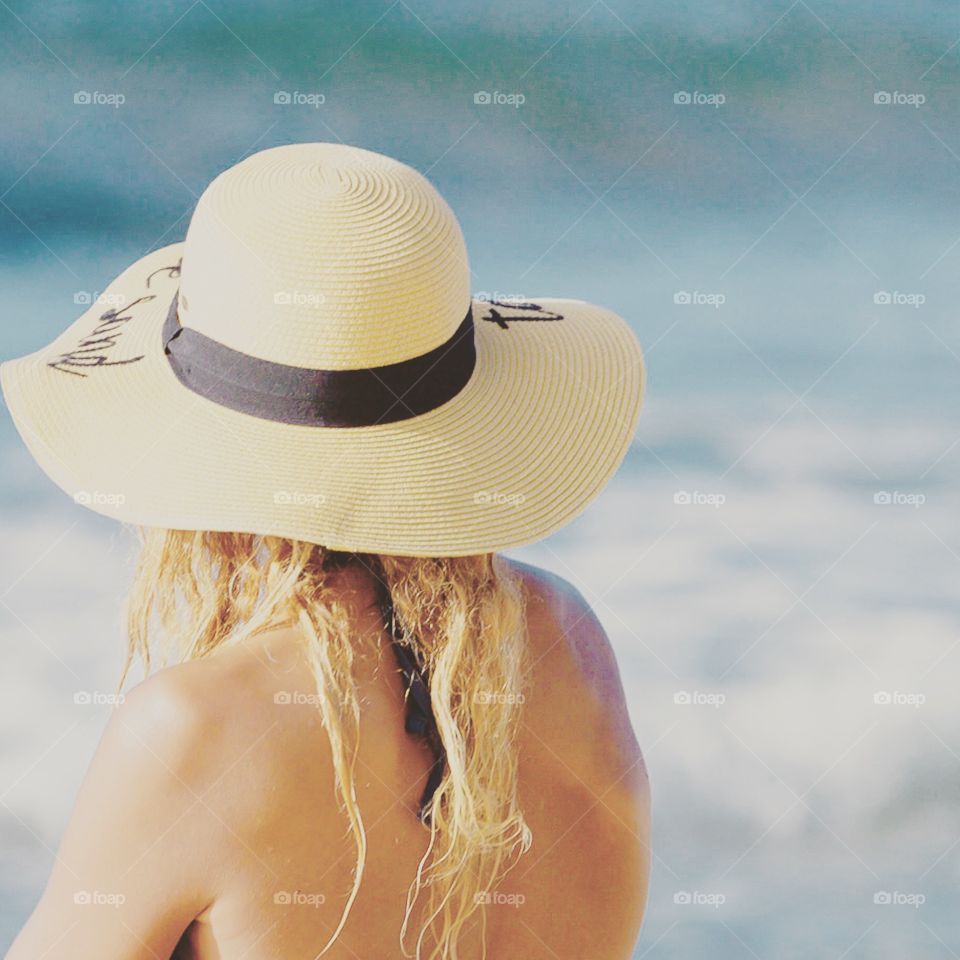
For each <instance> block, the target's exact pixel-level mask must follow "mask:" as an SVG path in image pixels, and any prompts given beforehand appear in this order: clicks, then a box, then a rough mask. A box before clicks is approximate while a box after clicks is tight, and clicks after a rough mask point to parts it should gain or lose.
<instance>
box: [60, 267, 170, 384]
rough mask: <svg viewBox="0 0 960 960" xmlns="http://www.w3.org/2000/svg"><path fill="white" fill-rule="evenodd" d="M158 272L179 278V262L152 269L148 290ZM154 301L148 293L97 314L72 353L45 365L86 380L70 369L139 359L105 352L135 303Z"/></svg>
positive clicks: (122, 363)
mask: <svg viewBox="0 0 960 960" xmlns="http://www.w3.org/2000/svg"><path fill="white" fill-rule="evenodd" d="M158 273H166V274H167V276H168V277H170V278H176V277H179V276H180V261H179V260H178V261H177V263H176V264H175V265H174V266H172V267H160V269H158V270H154V271H153V273H151V274H150V276H148V277H147V282H146V286H147V288H148V289H149V288H150V282H151V281H152V280H153V278H154V277H155V276H156V275H157V274H158ZM156 298H157V295H156V294H155V293H148V294H146V295H145V296H142V297H139V298H138V299H136V300H134V301H132V302H131V303H128V304H127V305H126V306H125V307H123V308H121V309H119V310H118V309H117V308H116V307H111V308H110V309H109V310H107V311H106V312H105V313H102V314H100V319H99V320H98V322H97V325H96V326H95V327H94V328H93V330H91V331H90V333H89V334H88V335H87V336H85V337H84V338H83V339H82V340H81V341H80V342H79V343H78V344H77V346H76V347H75V348H74V349H73V350H68V351H66V352H65V353H61V354H60V356H59V357H57V358H56V360H51V361H50V362H49V363H48V364H47V366H48V367H53V369H54V370H60V371H61V372H62V373H69V374H70V375H71V376H74V377H85V376H87V374H86V373H81V372H80V370H71V369H70V368H71V367H79V368H81V369H91V368H96V367H119V366H124V365H125V364H128V363H136V362H137V361H138V360H142V359H143V354H141V355H140V356H139V357H129V358H128V359H126V360H111V359H110V356H109V354H108V353H107V351H108V350H112V349H113V348H114V347H115V346H116V345H117V343H118V341H119V338H120V335H121V334H122V333H123V327H124V325H125V324H126V323H128V322H129V321H130V320H132V319H133V317H132V316H129V315H128V312H129V311H130V310H132V309H133V308H134V307H136V306H137V305H138V304H141V303H148V302H149V301H151V300H155V299H156Z"/></svg>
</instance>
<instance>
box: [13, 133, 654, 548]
mask: <svg viewBox="0 0 960 960" xmlns="http://www.w3.org/2000/svg"><path fill="white" fill-rule="evenodd" d="M0 384H2V388H3V394H4V397H5V399H6V402H7V405H8V407H9V409H10V412H11V415H12V417H13V420H14V423H15V425H16V427H17V429H18V431H19V432H20V434H21V436H22V437H23V439H24V442H25V443H26V445H27V447H28V448H29V449H30V452H31V453H32V454H33V456H34V457H35V458H36V460H37V462H38V463H39V464H40V466H41V467H42V468H43V470H44V471H45V472H46V473H47V474H49V476H50V477H51V479H52V480H53V481H54V482H55V483H56V484H57V485H58V486H60V487H61V488H63V489H64V490H65V491H67V492H68V493H69V494H70V495H71V496H72V497H74V498H75V499H76V501H77V502H78V503H82V504H84V505H85V506H87V507H90V508H91V509H93V510H95V511H97V512H98V513H102V514H105V515H107V516H110V517H114V518H116V519H118V520H122V521H127V522H130V523H135V524H141V525H145V526H160V527H172V528H176V529H186V530H225V531H237V532H248V533H260V534H275V535H278V536H283V537H291V538H296V539H300V540H306V541H309V542H313V543H321V544H324V545H326V546H328V547H332V548H335V549H341V550H354V551H359V552H370V553H374V552H375V553H386V554H400V555H409V556H462V555H467V554H474V553H484V552H489V551H496V550H500V549H503V548H506V547H511V546H518V545H520V544H524V543H530V542H532V541H534V540H538V539H540V538H542V537H544V536H546V535H547V534H549V533H551V532H553V531H555V530H557V529H558V528H560V527H562V526H563V525H564V524H566V523H567V522H569V521H570V520H571V519H573V517H575V516H576V515H577V514H579V513H580V512H581V511H582V510H583V509H584V507H586V505H587V504H588V503H589V502H590V501H591V500H592V499H593V498H594V497H595V496H596V495H597V494H598V493H599V492H600V490H601V489H602V488H603V486H604V484H605V483H606V482H607V481H608V480H609V479H610V477H611V476H612V475H613V473H614V471H615V470H616V469H617V467H618V466H619V464H620V462H621V460H622V459H623V457H624V455H625V453H626V451H627V448H628V447H629V445H630V441H631V438H632V436H633V432H634V428H635V425H636V421H637V417H638V415H639V411H640V405H641V402H642V398H643V389H644V369H643V360H642V356H641V353H640V347H639V345H638V343H637V340H636V338H635V337H634V335H633V333H632V332H631V330H630V328H629V327H628V326H627V324H626V323H625V322H624V321H623V320H622V319H621V318H620V317H618V316H617V315H616V314H614V313H612V312H611V311H609V310H607V309H604V308H603V307H599V306H594V305H592V304H589V303H585V302H583V301H581V300H565V299H555V298H540V297H535V298H531V299H526V300H523V301H516V302H515V301H512V300H511V301H509V302H498V301H496V300H481V299H472V298H471V295H470V269H469V266H468V262H467V255H466V249H465V246H464V242H463V237H462V234H461V232H460V227H459V225H458V223H457V220H456V218H455V217H454V215H453V213H452V211H451V210H450V208H449V207H448V206H447V204H446V202H445V201H444V200H443V198H442V197H441V196H440V195H439V194H438V193H437V191H436V190H435V189H434V188H433V187H432V186H431V185H430V183H428V182H427V180H426V179H425V178H424V177H423V176H421V175H420V174H419V173H417V172H416V171H415V170H413V169H411V168H410V167H408V166H406V165H404V164H402V163H400V162H398V161H396V160H392V159H390V158H389V157H385V156H381V155H380V154H376V153H372V152H370V151H367V150H362V149H359V148H357V147H352V146H346V145H342V144H330V143H304V144H293V145H289V146H281V147H274V148H272V149H269V150H264V151H262V152H260V153H257V154H254V155H253V156H250V157H247V158H246V159H245V160H243V161H241V162H240V163H238V164H237V165H236V166H234V167H231V168H230V169H229V170H227V171H225V172H224V173H222V174H220V175H219V176H218V177H217V178H216V179H215V180H214V181H213V182H212V183H211V184H210V185H209V186H208V187H207V189H206V190H205V191H204V193H203V195H202V196H201V197H200V200H199V202H198V204H197V207H196V210H195V211H194V213H193V217H192V219H191V221H190V226H189V229H188V231H187V236H186V239H185V240H184V241H183V242H182V243H175V244H172V245H170V246H166V247H163V248H162V249H160V250H156V251H154V252H153V253H149V254H147V255H146V256H144V257H142V258H141V259H139V260H137V261H136V262H135V263H134V264H133V265H132V266H130V267H128V268H127V269H126V270H124V272H123V273H121V274H120V276H119V277H117V278H116V279H115V280H114V281H113V282H112V283H111V284H110V285H109V286H108V287H107V289H106V290H105V291H104V293H103V294H102V295H101V296H100V297H99V298H98V301H97V302H96V303H94V304H92V305H91V306H90V307H89V309H87V310H86V311H85V312H84V313H83V315H82V316H80V318H79V319H77V320H76V321H75V322H74V323H73V324H71V325H70V326H69V327H68V328H67V329H66V330H65V331H64V332H63V333H62V334H61V335H60V336H58V337H57V338H56V339H55V340H54V341H53V342H52V343H51V344H49V345H48V346H45V347H43V348H42V349H40V350H38V351H37V352H35V353H32V354H29V355H27V356H25V357H21V358H18V359H15V360H9V361H7V362H5V363H3V364H2V365H0Z"/></svg>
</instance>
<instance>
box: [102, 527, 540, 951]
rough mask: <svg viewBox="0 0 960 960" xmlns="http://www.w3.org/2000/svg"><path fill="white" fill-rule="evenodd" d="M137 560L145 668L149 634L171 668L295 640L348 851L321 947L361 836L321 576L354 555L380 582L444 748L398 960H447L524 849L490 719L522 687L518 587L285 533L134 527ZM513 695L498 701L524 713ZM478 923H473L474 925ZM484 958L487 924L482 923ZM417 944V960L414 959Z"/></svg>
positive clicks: (338, 637)
mask: <svg viewBox="0 0 960 960" xmlns="http://www.w3.org/2000/svg"><path fill="white" fill-rule="evenodd" d="M138 534H139V541H140V551H139V556H138V558H137V563H136V572H135V574H134V580H133V583H132V586H131V589H130V592H129V596H128V599H127V611H126V615H127V620H128V630H129V649H128V651H127V658H126V662H125V664H124V669H123V675H122V677H121V681H120V685H121V687H122V685H123V683H124V681H125V680H126V677H127V675H128V673H129V670H130V667H131V665H132V663H133V661H134V659H135V658H136V657H137V656H139V657H140V659H141V660H142V662H143V665H144V670H145V671H146V672H147V673H149V671H150V669H151V665H152V660H153V658H152V656H151V652H152V649H153V648H154V646H155V645H154V639H155V637H154V634H155V626H154V625H155V624H156V627H158V628H159V631H158V632H159V633H160V634H161V635H162V637H163V638H164V639H165V640H166V641H167V644H168V653H167V655H166V656H165V657H164V658H163V662H165V663H166V662H169V659H170V654H172V656H173V659H174V660H175V661H177V662H182V661H186V660H193V659H197V658H202V657H207V656H210V655H211V654H213V653H214V652H216V650H217V649H218V648H220V647H221V646H222V645H223V644H225V643H226V642H228V641H229V642H230V643H231V644H234V643H242V642H244V641H245V640H247V639H249V638H250V637H251V636H253V634H254V633H256V632H259V631H263V630H265V629H269V628H270V627H273V626H280V625H283V624H296V625H298V626H299V627H300V628H301V633H302V635H303V637H304V640H305V648H306V653H307V655H308V658H309V662H310V665H311V667H312V670H313V673H314V676H315V679H316V685H317V693H318V695H319V696H318V697H317V701H318V706H319V710H320V713H321V718H322V721H323V725H324V728H325V730H326V732H327V735H328V737H329V739H330V747H331V750H332V755H333V762H334V769H335V774H336V791H337V796H338V800H339V803H340V806H341V808H342V810H343V812H344V814H345V815H346V818H347V821H348V823H349V829H350V832H351V834H352V836H353V839H354V843H355V846H356V868H355V871H354V881H353V886H352V889H351V892H350V895H349V897H348V899H347V902H346V905H345V907H344V909H343V912H342V914H341V917H340V922H339V923H338V925H337V927H336V929H335V930H334V933H333V935H332V936H331V938H330V940H329V941H328V943H327V945H326V946H325V947H324V949H323V950H322V951H321V953H320V954H319V955H318V956H322V955H323V954H324V953H326V951H327V950H328V949H329V948H330V947H331V946H332V945H333V943H334V942H335V941H336V939H337V937H338V936H339V935H340V932H341V931H342V929H343V926H344V924H345V922H346V920H347V917H348V915H349V913H350V909H351V907H352V906H353V903H354V900H355V899H356V896H357V892H358V891H359V888H360V883H361V880H362V876H363V868H364V863H365V860H366V834H365V831H364V826H363V819H362V817H361V811H360V808H359V806H358V803H357V795H356V792H355V784H354V763H355V760H356V756H357V747H358V731H359V718H360V705H359V701H358V697H357V689H356V685H355V683H354V678H353V675H352V665H353V656H354V651H353V649H352V647H351V643H350V639H349V633H348V631H347V630H346V629H344V626H345V619H344V611H343V608H342V606H341V604H340V603H339V601H338V599H337V597H336V595H335V593H334V592H333V591H332V590H331V589H330V576H331V572H332V571H333V570H335V569H336V568H337V567H338V566H340V565H342V564H343V563H344V562H349V561H350V559H351V558H354V559H356V560H358V561H360V562H362V563H364V564H365V565H366V566H367V567H368V568H369V569H370V571H371V573H372V574H373V575H374V576H376V577H379V578H380V579H381V580H382V582H383V583H384V584H385V585H386V586H387V588H388V589H389V591H390V595H391V598H392V601H393V605H394V610H395V612H396V616H397V618H398V620H399V622H400V623H401V624H402V625H403V628H404V629H405V631H406V633H407V636H408V637H410V638H411V640H412V642H413V644H414V647H415V650H416V652H417V653H418V654H419V656H420V658H421V660H422V662H423V664H424V665H425V667H426V670H427V673H428V677H429V686H430V693H431V697H432V702H433V712H434V716H435V718H436V724H437V728H438V731H439V734H440V738H441V740H442V742H443V746H444V749H445V752H446V765H445V770H444V774H443V778H442V780H441V782H440V784H439V786H438V788H437V790H436V792H435V794H434V798H433V800H432V803H431V804H430V806H429V808H428V812H429V814H430V841H429V846H428V849H427V852H426V853H425V854H424V856H423V858H422V860H421V861H420V864H419V866H418V869H417V873H416V876H415V877H414V878H413V879H412V882H411V884H410V888H409V891H408V895H407V904H406V912H405V917H404V922H403V925H402V928H401V930H400V931H399V932H398V935H399V939H400V946H401V949H402V950H403V952H404V955H407V956H416V957H417V958H418V960H419V958H421V957H423V956H426V957H429V960H437V958H446V957H454V958H455V957H456V956H457V942H458V938H459V936H460V934H461V932H462V931H463V929H464V926H465V924H466V923H467V921H468V920H469V919H470V918H471V917H472V916H473V915H474V914H475V912H476V911H477V909H478V908H479V907H480V905H481V904H482V903H483V902H484V899H485V898H484V894H486V893H487V892H489V891H492V890H493V889H494V888H495V886H496V885H497V883H498V881H499V880H500V879H501V877H502V876H503V874H504V873H505V872H506V871H507V870H509V869H510V868H511V867H512V866H513V865H514V864H515V862H516V860H517V859H518V858H519V856H521V855H522V854H524V853H526V852H527V850H529V848H530V844H531V839H532V838H531V833H530V830H529V828H528V826H527V823H526V821H525V820H524V817H523V814H522V812H521V810H520V807H519V802H518V795H517V758H516V751H515V750H511V749H505V747H506V746H507V745H510V744H515V743H516V732H517V725H518V723H519V713H520V709H518V708H514V709H491V708H490V706H489V705H488V704H489V703H490V702H491V699H493V698H498V697H499V698H501V702H502V697H503V695H508V696H509V695H515V694H517V693H520V691H521V690H522V689H523V688H524V686H525V683H526V676H527V669H528V663H527V657H526V632H525V618H524V603H523V590H522V585H521V584H520V582H519V578H518V577H517V575H516V574H515V573H513V572H512V571H511V570H510V569H508V568H507V566H506V564H505V562H504V561H503V560H502V559H501V558H499V557H497V556H496V555H495V554H483V555H478V556H470V557H443V558H418V557H396V556H384V555H375V554H364V555H352V554H343V553H340V552H338V551H332V550H328V549H327V548H325V547H322V546H318V545H315V544H311V543H305V542H303V541H299V540H289V539H285V538H282V537H273V536H259V535H253V534H244V533H214V532H208V531H185V530H164V529H158V528H138ZM522 701H523V697H522V696H520V697H511V699H510V700H509V701H508V702H510V703H515V702H520V703H522ZM424 887H427V888H428V891H429V898H428V901H427V905H426V911H425V915H424V919H423V921H422V923H421V926H420V930H419V933H418V935H417V940H416V952H415V954H409V953H407V950H406V946H405V942H404V941H405V939H406V938H407V936H408V929H409V925H410V921H411V917H412V915H413V910H414V906H415V905H416V903H417V900H418V897H419V894H420V892H421V890H422V889H423V888H424ZM475 919H476V918H475ZM479 919H480V930H481V939H482V942H483V946H484V951H483V953H484V956H485V955H486V915H485V912H483V911H481V914H480V917H479ZM425 944H426V945H428V946H429V949H430V953H429V954H424V953H423V950H424V946H425Z"/></svg>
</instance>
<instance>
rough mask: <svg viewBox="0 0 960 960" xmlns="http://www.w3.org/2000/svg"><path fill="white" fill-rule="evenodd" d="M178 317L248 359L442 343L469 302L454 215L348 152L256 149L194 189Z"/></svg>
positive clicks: (398, 167) (307, 357)
mask: <svg viewBox="0 0 960 960" xmlns="http://www.w3.org/2000/svg"><path fill="white" fill-rule="evenodd" d="M179 298H180V299H179V314H180V323H181V324H182V325H183V326H184V327H191V328H193V329H195V330H197V331H199V332H200V333H203V334H205V335H206V336H208V337H210V338H211V339H213V340H216V341H218V342H220V343H223V344H225V345H226V346H229V347H231V348H233V349H234V350H239V351H241V352H243V353H246V354H249V355H250V356H254V357H259V358H261V359H264V360H271V361H273V362H275V363H284V364H289V365H291V366H299V367H311V368H314V369H330V370H349V369H360V368H364V367H376V366H383V365H386V364H390V363H397V362H400V361H402V360H406V359H409V358H410V357H414V356H419V355H420V354H423V353H427V352H428V351H430V350H432V349H433V348H435V347H437V346H439V345H440V344H442V343H444V342H445V341H447V340H448V339H449V338H450V337H451V336H452V334H453V333H454V332H455V331H456V329H457V326H458V325H459V324H460V322H461V321H462V320H463V317H464V313H465V312H466V310H467V307H468V305H469V303H470V270H469V267H468V263H467V253H466V248H465V245H464V242H463V235H462V233H461V231H460V226H459V224H458V223H457V220H456V217H455V216H454V214H453V212H452V211H451V210H450V208H449V206H448V205H447V204H446V202H445V201H444V199H443V198H442V197H441V196H440V194H439V193H438V192H437V190H436V189H435V188H434V187H433V186H432V185H431V184H430V183H429V182H428V181H427V180H426V179H425V178H424V177H423V176H422V175H421V174H419V173H418V172H417V171H415V170H413V169H412V168H411V167H408V166H407V165H405V164H403V163H400V162H399V161H397V160H393V159H391V158H389V157H385V156H382V155H381V154H377V153H373V152H371V151H369V150H363V149H360V148H358V147H352V146H347V145H344V144H331V143H305V144H291V145H288V146H282V147H274V148H271V149H268V150H263V151H261V152H259V153H256V154H253V155H251V156H249V157H247V158H246V159H244V160H242V161H241V162H240V163H238V164H237V165H236V166H233V167H231V168H229V169H228V170H226V171H224V172H223V173H221V174H220V175H219V176H218V177H217V178H216V179H214V180H213V181H212V182H211V183H210V185H209V186H208V187H207V189H206V190H205V191H204V192H203V194H202V195H201V197H200V200H199V202H198V203H197V207H196V209H195V211H194V213H193V217H192V219H191V221H190V226H189V229H188V231H187V237H186V242H185V244H184V251H183V263H182V267H181V276H180V294H179Z"/></svg>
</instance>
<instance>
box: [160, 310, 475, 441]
mask: <svg viewBox="0 0 960 960" xmlns="http://www.w3.org/2000/svg"><path fill="white" fill-rule="evenodd" d="M163 348H164V353H165V354H166V356H167V359H168V360H169V362H170V367H171V368H172V370H173V372H174V373H175V374H176V375H177V378H178V379H179V380H180V382H181V383H182V384H183V385H184V386H185V387H187V388H188V389H190V390H192V391H193V392H194V393H197V394H199V395H200V396H202V397H205V398H206V399H207V400H211V401H213V402H214V403H218V404H220V405H221V406H224V407H229V408H230V409H231V410H238V411H240V412H241V413H248V414H251V415H252V416H255V417H260V418H261V419H264V420H275V421H279V422H281V423H291V424H298V425H301V426H317V427H366V426H373V425H374V424H379V423H394V422H396V421H397V420H407V419H409V418H410V417H417V416H420V415H421V414H423V413H427V412H429V411H430V410H433V409H435V408H436V407H439V406H440V405H441V404H443V403H446V402H447V401H448V400H450V399H452V398H453V397H455V396H456V395H457V394H458V393H459V392H460V391H461V390H462V389H463V388H464V387H465V386H466V384H467V381H468V380H469V379H470V376H471V374H472V373H473V369H474V366H475V365H476V359H477V354H476V346H475V344H474V339H473V314H472V312H471V309H470V308H469V307H468V308H467V315H466V316H465V317H464V318H463V320H462V322H461V323H460V326H458V327H457V329H456V330H455V331H454V333H453V336H451V337H450V338H449V339H448V340H447V341H446V342H444V343H441V344H440V345H439V346H438V347H434V349H432V350H430V351H428V352H427V353H424V354H421V355H420V356H417V357H411V358H410V359H408V360H401V361H400V362H399V363H390V364H386V365H384V366H381V367H366V368H363V369H360V370H315V369H313V368H310V367H294V366H289V365H288V364H285V363H274V362H273V361H271V360H263V359H261V358H260V357H252V356H250V355H249V354H246V353H241V352H240V351H239V350H234V349H233V348H232V347H227V346H225V345H224V344H222V343H218V342H217V341H216V340H212V339H210V337H208V336H206V335H205V334H202V333H200V332H199V331H198V330H194V329H192V328H191V327H182V326H181V325H180V318H179V316H178V315H177V295H175V296H174V298H173V302H172V303H171V304H170V310H169V312H168V313H167V319H166V322H165V323H164V325H163Z"/></svg>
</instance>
